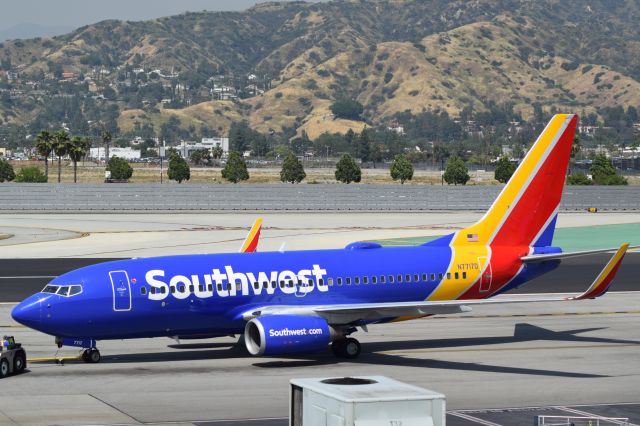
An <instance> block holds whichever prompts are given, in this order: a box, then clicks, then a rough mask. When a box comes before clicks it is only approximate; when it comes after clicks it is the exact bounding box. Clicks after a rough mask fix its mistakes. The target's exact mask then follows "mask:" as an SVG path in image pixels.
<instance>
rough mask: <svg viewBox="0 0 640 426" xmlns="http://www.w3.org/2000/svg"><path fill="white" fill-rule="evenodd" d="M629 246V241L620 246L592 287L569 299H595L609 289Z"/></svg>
mask: <svg viewBox="0 0 640 426" xmlns="http://www.w3.org/2000/svg"><path fill="white" fill-rule="evenodd" d="M628 248H629V243H626V244H623V245H622V246H620V248H619V249H618V251H617V252H616V254H614V255H613V257H612V258H611V260H609V262H608V263H607V264H606V265H605V267H604V269H603V270H602V271H601V272H600V274H599V275H598V277H597V278H596V279H595V281H594V282H593V284H591V287H589V289H588V290H587V291H585V292H584V293H582V294H581V295H580V296H576V297H571V298H569V300H584V299H595V298H596V297H600V296H602V295H603V294H605V293H606V292H607V290H609V287H610V286H611V282H612V281H613V278H614V277H615V276H616V273H617V272H618V268H619V267H620V264H621V263H622V259H624V255H625V254H626V253H627V249H628Z"/></svg>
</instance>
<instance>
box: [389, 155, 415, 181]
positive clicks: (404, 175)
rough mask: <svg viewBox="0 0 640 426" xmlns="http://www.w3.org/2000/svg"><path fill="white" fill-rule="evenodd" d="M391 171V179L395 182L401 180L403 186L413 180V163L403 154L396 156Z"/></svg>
mask: <svg viewBox="0 0 640 426" xmlns="http://www.w3.org/2000/svg"><path fill="white" fill-rule="evenodd" d="M389 171H390V172H391V178H392V179H393V180H398V179H399V180H400V183H401V184H403V185H404V183H405V182H406V181H408V180H411V179H412V178H413V166H412V165H411V162H410V161H409V160H407V157H406V156H404V155H402V154H398V155H396V156H395V158H394V159H393V162H392V163H391V168H390V169H389Z"/></svg>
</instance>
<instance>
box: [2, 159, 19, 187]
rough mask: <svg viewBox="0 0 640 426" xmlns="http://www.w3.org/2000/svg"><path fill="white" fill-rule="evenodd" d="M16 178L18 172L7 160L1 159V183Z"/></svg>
mask: <svg viewBox="0 0 640 426" xmlns="http://www.w3.org/2000/svg"><path fill="white" fill-rule="evenodd" d="M15 178H16V174H15V172H14V171H13V166H12V165H11V164H10V163H9V162H8V161H6V160H0V183H2V182H4V181H5V180H6V181H7V182H11V181H12V180H14V179H15Z"/></svg>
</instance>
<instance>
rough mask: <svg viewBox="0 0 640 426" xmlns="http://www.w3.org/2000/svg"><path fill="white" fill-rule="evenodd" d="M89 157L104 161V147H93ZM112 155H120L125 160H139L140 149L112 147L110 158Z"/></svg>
mask: <svg viewBox="0 0 640 426" xmlns="http://www.w3.org/2000/svg"><path fill="white" fill-rule="evenodd" d="M89 157H90V158H93V159H95V160H99V161H104V159H105V152H104V148H91V152H89ZM111 157H119V158H123V159H125V160H139V159H140V150H137V149H133V148H118V147H110V148H109V158H111Z"/></svg>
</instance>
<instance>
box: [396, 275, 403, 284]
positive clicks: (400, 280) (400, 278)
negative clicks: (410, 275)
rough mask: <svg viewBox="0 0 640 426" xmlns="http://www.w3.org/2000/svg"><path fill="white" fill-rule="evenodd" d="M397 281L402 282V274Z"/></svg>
mask: <svg viewBox="0 0 640 426" xmlns="http://www.w3.org/2000/svg"><path fill="white" fill-rule="evenodd" d="M397 282H399V283H401V282H402V275H398V281H397Z"/></svg>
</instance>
